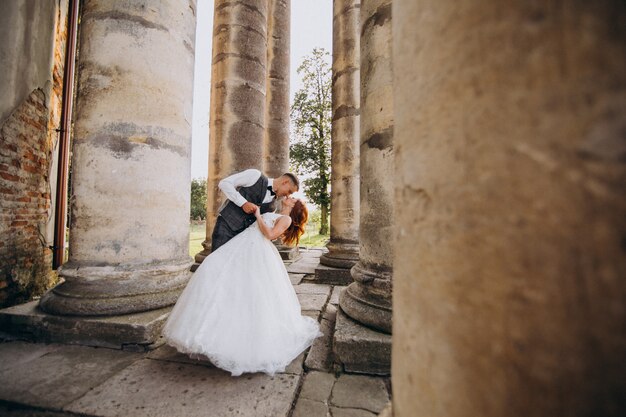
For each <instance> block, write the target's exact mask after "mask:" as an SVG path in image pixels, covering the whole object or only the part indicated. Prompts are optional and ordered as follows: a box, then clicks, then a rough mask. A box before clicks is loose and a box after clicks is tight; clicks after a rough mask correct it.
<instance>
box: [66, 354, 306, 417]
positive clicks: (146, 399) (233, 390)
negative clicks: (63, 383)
mask: <svg viewBox="0 0 626 417" xmlns="http://www.w3.org/2000/svg"><path fill="white" fill-rule="evenodd" d="M299 378H300V376H299V375H292V374H277V375H275V376H274V377H270V376H268V375H265V374H263V373H256V374H243V375H241V376H238V377H233V376H231V375H230V373H229V372H226V371H223V370H221V369H218V368H208V367H205V366H193V365H188V364H183V363H174V362H166V361H159V360H151V359H144V360H141V361H138V362H135V363H134V364H133V365H131V366H129V367H128V368H126V369H124V370H123V371H122V372H120V373H118V374H117V375H115V376H114V377H112V378H111V379H109V380H108V381H106V382H105V383H104V384H102V385H100V386H99V387H97V388H96V389H94V390H93V391H91V392H89V393H88V394H87V395H85V396H84V397H82V398H80V399H79V400H77V401H74V402H73V403H72V404H70V405H69V406H67V407H66V408H65V410H66V411H71V412H75V413H84V414H90V415H92V414H95V415H98V416H133V417H142V416H149V417H161V416H162V417H171V416H186V417H192V416H207V415H211V416H234V415H240V416H276V417H282V416H287V415H288V413H289V409H290V408H291V404H292V402H293V399H294V396H295V392H296V387H297V385H298V380H299Z"/></svg>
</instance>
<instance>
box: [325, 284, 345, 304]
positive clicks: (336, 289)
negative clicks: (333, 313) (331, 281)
mask: <svg viewBox="0 0 626 417" xmlns="http://www.w3.org/2000/svg"><path fill="white" fill-rule="evenodd" d="M346 287H347V285H335V286H334V287H333V292H332V294H331V295H330V301H329V303H330V304H333V305H338V304H339V292H340V291H341V290H343V289H344V288H346Z"/></svg>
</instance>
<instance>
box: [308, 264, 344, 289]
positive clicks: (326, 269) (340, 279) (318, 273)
mask: <svg viewBox="0 0 626 417" xmlns="http://www.w3.org/2000/svg"><path fill="white" fill-rule="evenodd" d="M352 281H353V279H352V275H351V274H350V269H349V268H334V267H331V266H326V265H322V264H320V265H319V266H318V267H317V268H315V282H319V283H320V284H332V285H348V284H350V283H352Z"/></svg>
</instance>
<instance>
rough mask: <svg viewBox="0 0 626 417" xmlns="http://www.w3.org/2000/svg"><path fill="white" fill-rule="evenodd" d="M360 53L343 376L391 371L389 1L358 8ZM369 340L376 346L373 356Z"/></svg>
mask: <svg viewBox="0 0 626 417" xmlns="http://www.w3.org/2000/svg"><path fill="white" fill-rule="evenodd" d="M360 49H361V58H360V61H361V71H360V73H361V75H360V78H361V118H360V137H361V140H360V171H361V188H360V218H359V233H360V238H359V261H358V262H357V264H356V265H355V266H354V267H352V277H353V278H354V282H353V283H352V284H350V285H349V286H348V287H347V288H345V289H344V290H343V291H342V292H341V293H340V295H339V305H340V307H341V310H342V311H343V313H345V314H347V315H348V316H349V317H350V319H351V320H350V319H347V320H350V321H351V322H352V323H353V324H354V327H355V329H357V330H355V331H357V332H358V336H356V337H352V336H351V334H352V333H353V331H352V330H349V329H347V327H348V324H347V323H348V322H347V320H346V318H345V316H344V315H343V314H342V313H341V314H340V313H338V315H337V325H336V326H337V327H336V332H335V351H336V353H338V358H339V360H340V361H341V362H342V363H343V364H344V367H345V368H346V370H350V369H352V370H354V371H362V372H380V373H383V372H389V365H390V357H389V354H390V351H389V349H390V343H391V340H390V337H389V335H388V334H389V333H391V280H392V268H393V216H394V208H393V204H394V202H393V187H394V172H393V169H394V164H393V155H394V151H393V130H394V127H393V126H394V124H393V123H394V120H393V99H392V66H391V0H365V1H362V2H361V46H360ZM355 322H356V323H355ZM368 328H371V329H374V330H375V331H371V330H370V331H368ZM370 332H371V333H370ZM381 332H382V333H381ZM372 333H373V334H372ZM372 339H375V341H376V342H375V343H377V344H378V346H379V347H378V348H376V349H373V350H372V349H371V346H372V344H371V343H370V340H372ZM366 355H370V356H366ZM374 356H375V357H374ZM366 357H368V358H369V360H367V361H365V362H360V363H354V362H353V361H357V362H358V361H360V360H361V358H366Z"/></svg>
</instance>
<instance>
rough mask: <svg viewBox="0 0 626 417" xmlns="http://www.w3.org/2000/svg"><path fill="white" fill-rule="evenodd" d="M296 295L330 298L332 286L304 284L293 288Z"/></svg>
mask: <svg viewBox="0 0 626 417" xmlns="http://www.w3.org/2000/svg"><path fill="white" fill-rule="evenodd" d="M293 288H294V290H295V291H296V294H320V295H325V296H326V297H328V296H329V295H330V291H331V287H330V285H322V284H311V283H304V284H300V285H296V286H294V287H293Z"/></svg>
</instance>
